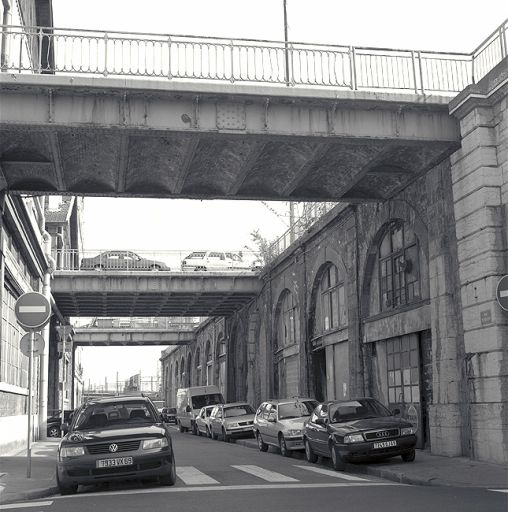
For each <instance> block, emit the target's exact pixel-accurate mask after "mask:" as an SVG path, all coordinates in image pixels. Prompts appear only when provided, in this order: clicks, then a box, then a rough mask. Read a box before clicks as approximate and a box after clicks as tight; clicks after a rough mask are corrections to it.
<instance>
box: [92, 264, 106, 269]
mask: <svg viewBox="0 0 508 512" xmlns="http://www.w3.org/2000/svg"><path fill="white" fill-rule="evenodd" d="M103 268H104V267H103V266H102V265H101V264H100V263H98V264H97V265H95V267H94V270H102V269H103Z"/></svg>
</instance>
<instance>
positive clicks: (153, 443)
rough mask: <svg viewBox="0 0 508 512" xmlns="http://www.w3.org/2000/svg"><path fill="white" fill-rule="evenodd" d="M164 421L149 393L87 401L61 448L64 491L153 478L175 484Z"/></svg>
mask: <svg viewBox="0 0 508 512" xmlns="http://www.w3.org/2000/svg"><path fill="white" fill-rule="evenodd" d="M160 420H161V418H160V415H159V413H158V412H157V409H156V408H155V407H154V405H153V403H152V402H151V401H150V399H148V398H145V397H114V398H107V399H100V400H94V401H90V402H88V403H86V404H84V405H82V406H81V407H80V408H79V409H78V410H77V411H76V413H75V414H74V416H73V420H72V423H71V425H70V428H68V432H67V434H66V435H65V437H64V438H63V439H62V441H61V442H60V446H59V448H58V459H57V468H56V477H57V484H58V488H59V489H60V492H61V493H62V494H73V493H75V492H76V491H77V489H78V485H80V484H85V485H89V484H95V483H99V482H104V481H111V480H127V479H151V478H154V477H156V478H158V479H159V482H160V483H161V484H162V485H173V484H174V483H175V480H176V467H175V458H174V454H173V447H172V442H171V436H170V433H169V430H168V428H167V427H166V426H165V425H164V423H162V422H161V421H160ZM63 427H64V431H65V430H67V428H66V425H64V426H63Z"/></svg>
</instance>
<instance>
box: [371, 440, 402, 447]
mask: <svg viewBox="0 0 508 512" xmlns="http://www.w3.org/2000/svg"><path fill="white" fill-rule="evenodd" d="M391 446H397V441H381V442H380V443H374V448H390V447H391Z"/></svg>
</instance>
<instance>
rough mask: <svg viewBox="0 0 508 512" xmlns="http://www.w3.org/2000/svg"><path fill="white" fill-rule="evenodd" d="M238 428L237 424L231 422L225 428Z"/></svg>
mask: <svg viewBox="0 0 508 512" xmlns="http://www.w3.org/2000/svg"><path fill="white" fill-rule="evenodd" d="M235 427H238V423H236V422H234V421H233V422H232V423H226V428H235Z"/></svg>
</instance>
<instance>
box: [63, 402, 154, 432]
mask: <svg viewBox="0 0 508 512" xmlns="http://www.w3.org/2000/svg"><path fill="white" fill-rule="evenodd" d="M144 423H150V424H151V423H157V419H156V418H155V416H154V414H153V412H152V411H151V409H150V408H148V407H147V404H146V402H142V401H132V402H116V403H90V404H88V405H85V406H84V407H83V408H82V409H81V410H80V412H79V415H78V417H77V418H76V421H75V422H74V425H73V430H98V429H104V428H129V427H132V426H136V425H139V424H144Z"/></svg>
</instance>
